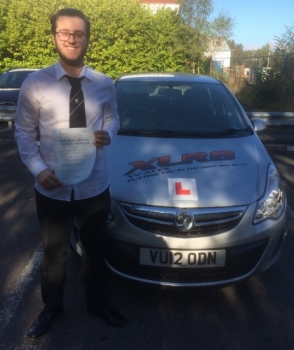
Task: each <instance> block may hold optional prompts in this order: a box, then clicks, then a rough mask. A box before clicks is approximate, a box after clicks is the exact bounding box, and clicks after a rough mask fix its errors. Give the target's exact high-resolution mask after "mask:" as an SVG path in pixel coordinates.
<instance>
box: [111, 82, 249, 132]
mask: <svg viewBox="0 0 294 350" xmlns="http://www.w3.org/2000/svg"><path fill="white" fill-rule="evenodd" d="M116 91H117V103H118V112H119V115H120V119H121V129H120V132H121V133H122V132H123V131H124V130H125V131H131V130H133V131H145V132H146V131H160V130H161V131H163V130H165V131H170V132H174V133H179V134H181V133H183V132H187V133H193V132H194V133H196V132H197V133H198V134H199V133H207V132H210V133H211V132H216V131H221V130H228V129H232V128H234V129H245V128H246V127H247V123H246V121H245V120H244V117H243V116H242V114H241V112H240V109H239V106H238V104H237V103H236V101H235V100H234V97H233V96H231V94H230V93H229V91H228V90H227V89H226V88H225V87H224V86H223V85H221V84H205V83H198V84H187V83H186V82H166V81H162V82H158V81H157V82H152V81H151V82H146V81H144V82H142V81H136V82H135V81H124V80H122V81H118V82H116Z"/></svg>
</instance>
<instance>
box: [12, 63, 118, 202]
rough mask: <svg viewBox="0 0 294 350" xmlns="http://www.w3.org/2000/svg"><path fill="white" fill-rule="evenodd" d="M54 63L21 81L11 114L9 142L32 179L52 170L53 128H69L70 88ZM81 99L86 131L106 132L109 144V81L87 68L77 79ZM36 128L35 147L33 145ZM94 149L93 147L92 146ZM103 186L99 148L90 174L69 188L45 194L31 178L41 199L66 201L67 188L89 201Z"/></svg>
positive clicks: (112, 113) (114, 122) (113, 126)
mask: <svg viewBox="0 0 294 350" xmlns="http://www.w3.org/2000/svg"><path fill="white" fill-rule="evenodd" d="M66 74H67V73H66V72H65V70H64V69H63V68H62V67H61V65H60V64H59V62H57V63H56V64H55V65H53V66H50V67H48V68H45V69H41V70H39V71H37V72H35V73H31V74H30V75H29V76H28V77H27V78H26V80H25V81H24V83H23V85H22V87H21V90H20V94H19V99H18V105H17V109H16V116H15V139H16V141H17V144H18V148H19V152H20V156H21V159H22V161H23V162H24V164H25V165H26V166H27V167H28V169H29V170H30V171H31V173H32V174H33V175H34V177H36V176H37V175H38V174H39V173H40V172H41V171H42V170H44V169H51V170H52V171H53V172H54V169H55V165H54V152H53V138H52V133H53V129H61V128H68V127H69V96H70V90H71V85H70V83H69V81H68V79H67V78H66V77H65V75H66ZM82 76H84V79H83V80H82V89H83V93H84V100H85V110H86V123H87V127H90V128H93V130H101V129H103V130H106V131H108V133H109V136H110V140H111V141H112V140H113V138H114V137H115V135H116V133H117V131H118V129H119V116H118V114H117V105H116V94H115V88H114V85H113V82H112V80H111V79H110V78H109V77H107V76H106V75H104V74H101V73H98V72H96V71H94V70H93V69H90V68H89V67H87V66H84V67H83V70H82V72H81V74H80V77H82ZM36 127H39V130H40V146H39V148H38V146H37V145H36ZM93 147H94V145H93ZM108 186H109V179H108V172H107V164H106V157H105V152H104V148H96V161H95V164H94V167H93V170H92V172H91V174H90V176H89V177H88V178H87V179H86V180H84V181H82V182H80V183H78V184H75V185H66V186H65V185H64V186H63V187H61V188H57V189H53V190H45V189H43V188H42V187H41V185H40V184H39V183H38V181H37V180H36V182H35V188H36V189H37V191H39V192H40V193H42V194H43V195H45V196H47V197H49V198H54V199H58V200H66V201H69V200H70V198H71V192H72V189H74V198H75V199H76V200H79V199H84V198H89V197H93V196H95V195H98V194H99V193H102V192H103V191H104V190H105V189H106V188H107V187H108Z"/></svg>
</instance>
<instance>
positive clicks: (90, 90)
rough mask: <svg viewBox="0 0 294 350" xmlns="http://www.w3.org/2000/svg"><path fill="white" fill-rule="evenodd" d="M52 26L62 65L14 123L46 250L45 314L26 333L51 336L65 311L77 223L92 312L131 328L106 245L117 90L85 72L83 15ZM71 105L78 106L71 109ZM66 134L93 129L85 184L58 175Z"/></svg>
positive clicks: (44, 78) (46, 72)
mask: <svg viewBox="0 0 294 350" xmlns="http://www.w3.org/2000/svg"><path fill="white" fill-rule="evenodd" d="M50 21H51V32H52V39H53V44H54V46H55V48H56V51H57V53H58V61H57V63H56V64H55V65H53V66H50V67H48V68H45V69H41V70H39V71H38V72H36V73H33V74H31V75H30V76H29V77H28V78H27V79H26V81H25V82H24V84H23V85H22V88H21V91H20V95H19V101H18V106H17V111H16V118H15V138H16V141H17V144H18V148H19V152H20V155H21V158H22V161H23V162H24V163H25V165H26V166H27V167H28V168H29V170H30V171H31V173H32V174H33V175H34V177H35V178H36V182H35V193H36V206H37V214H38V219H39V224H40V233H41V238H42V243H43V250H44V255H43V260H42V266H41V291H42V299H43V302H44V305H45V307H44V309H43V311H42V312H41V313H40V315H39V316H38V317H37V318H36V320H35V321H34V323H33V325H32V327H31V329H30V330H29V332H28V336H29V337H32V338H36V337H39V336H41V335H43V334H44V333H46V332H47V331H48V329H49V327H50V325H51V323H52V321H53V320H54V319H55V318H57V316H59V315H60V314H61V313H62V312H63V294H64V282H65V266H66V254H67V247H68V240H69V236H70V230H71V226H72V223H73V220H74V218H75V220H76V222H77V224H78V227H79V233H80V240H81V243H82V251H83V254H82V276H83V282H84V285H85V291H86V300H87V310H88V311H89V312H90V313H92V314H96V315H99V316H100V317H102V319H103V320H104V321H105V322H106V323H108V324H110V325H112V326H115V327H121V326H124V325H125V323H126V320H125V318H124V317H123V316H122V315H121V314H120V313H119V312H118V311H117V310H115V309H114V308H112V307H111V306H110V305H109V304H108V302H107V298H106V296H105V290H104V289H105V277H106V268H105V263H104V258H103V246H102V242H103V232H104V230H105V226H106V221H107V215H108V212H109V209H110V195H109V189H108V187H109V180H108V174H107V168H106V159H105V153H104V146H107V145H109V144H110V143H111V141H112V140H113V138H114V137H115V135H116V133H117V130H118V128H119V117H118V114H117V106H116V97H115V90H114V86H113V83H112V81H111V79H110V78H109V77H107V76H105V75H103V74H100V73H98V72H95V71H94V70H92V69H90V68H88V67H87V66H85V65H84V62H83V57H84V55H85V53H86V51H87V47H88V43H89V37H90V23H89V21H88V19H87V18H86V17H85V15H84V14H83V13H82V12H81V11H79V10H76V9H71V8H68V9H61V10H59V11H58V12H57V13H56V14H54V15H52V17H51V18H50ZM72 78H81V79H80V80H79V79H76V80H75V81H77V80H79V84H81V87H79V88H78V91H76V92H74V96H72V95H71V93H72V89H73V88H74V87H72V86H74V85H72V82H71V80H74V79H72ZM74 84H75V83H74ZM81 92H82V96H81V95H80V93H81ZM70 99H71V102H69V101H70ZM70 103H73V104H76V106H74V108H73V110H72V107H71V105H70ZM79 108H82V109H81V110H80V109H79ZM77 111H80V112H78V113H76V112H77ZM83 111H84V112H83ZM69 114H71V115H74V114H75V118H76V119H77V120H76V121H75V122H74V123H76V124H75V125H74V124H73V125H70V123H72V121H70V120H71V117H72V116H69ZM76 114H77V115H76ZM82 114H85V115H82ZM36 127H39V130H40V146H39V149H38V148H37V146H36V142H35V138H36V131H35V130H36ZM69 127H75V128H76V127H77V128H80V127H82V128H83V129H76V130H77V131H79V130H85V129H84V127H87V128H89V129H91V130H93V133H94V145H92V146H91V145H90V146H89V147H96V151H95V152H96V158H95V162H94V166H93V169H92V171H91V173H90V175H89V176H88V177H87V178H86V179H84V180H82V181H80V182H78V183H74V184H63V183H62V181H61V179H60V178H58V177H57V176H56V175H55V166H56V162H55V160H56V159H55V157H57V156H58V155H57V156H56V154H55V155H54V142H56V140H55V139H54V138H53V135H54V133H55V130H56V129H66V128H69ZM67 130H69V129H67ZM92 135H93V134H92ZM94 149H95V148H94Z"/></svg>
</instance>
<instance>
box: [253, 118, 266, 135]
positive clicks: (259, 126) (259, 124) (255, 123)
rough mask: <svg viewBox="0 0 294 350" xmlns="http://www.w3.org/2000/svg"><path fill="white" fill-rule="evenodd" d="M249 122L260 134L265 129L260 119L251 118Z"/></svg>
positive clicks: (264, 124)
mask: <svg viewBox="0 0 294 350" xmlns="http://www.w3.org/2000/svg"><path fill="white" fill-rule="evenodd" d="M250 121H251V124H252V125H253V128H254V130H255V131H256V132H260V131H262V130H264V129H265V128H266V123H265V122H264V121H263V120H262V119H259V118H252V119H251V120H250Z"/></svg>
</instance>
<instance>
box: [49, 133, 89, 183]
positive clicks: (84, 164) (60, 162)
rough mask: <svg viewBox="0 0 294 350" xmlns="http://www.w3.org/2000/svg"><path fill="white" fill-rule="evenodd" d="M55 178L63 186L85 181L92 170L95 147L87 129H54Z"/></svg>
mask: <svg viewBox="0 0 294 350" xmlns="http://www.w3.org/2000/svg"><path fill="white" fill-rule="evenodd" d="M53 142H54V156H55V176H56V177H58V178H59V180H60V181H61V182H62V183H63V184H64V185H73V184H77V183H79V182H81V181H83V180H85V179H86V178H87V177H88V176H89V175H90V174H91V171H92V169H93V166H94V163H95V158H96V147H95V146H94V145H93V142H94V132H93V130H91V129H88V128H72V129H54V130H53Z"/></svg>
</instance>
